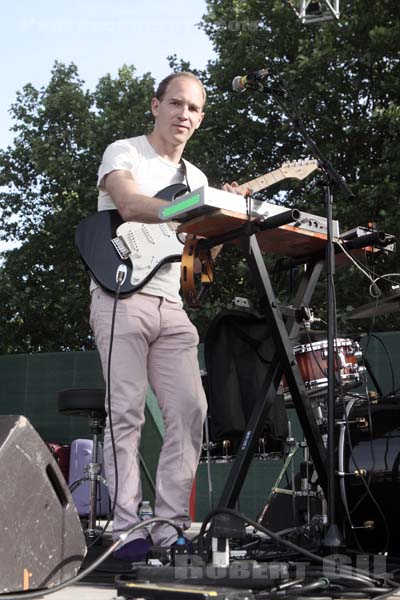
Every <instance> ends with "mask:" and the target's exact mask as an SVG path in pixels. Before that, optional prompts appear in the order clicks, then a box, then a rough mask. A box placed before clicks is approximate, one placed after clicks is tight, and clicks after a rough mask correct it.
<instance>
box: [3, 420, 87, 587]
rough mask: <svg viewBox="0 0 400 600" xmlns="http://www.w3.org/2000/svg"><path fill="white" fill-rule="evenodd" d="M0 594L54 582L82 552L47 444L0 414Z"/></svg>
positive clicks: (71, 570) (75, 566)
mask: <svg viewBox="0 0 400 600" xmlns="http://www.w3.org/2000/svg"><path fill="white" fill-rule="evenodd" d="M0 482H1V484H0V507H1V508H0V593H7V592H14V591H22V590H28V589H29V590H32V589H40V588H47V587H54V586H56V585H58V584H60V583H64V582H65V581H66V580H67V579H69V578H70V577H73V576H74V575H76V573H77V572H78V570H79V568H80V566H81V564H82V561H83V559H84V557H85V554H86V543H85V539H84V535H83V532H82V527H81V524H80V520H79V516H78V513H77V511H76V508H75V505H74V503H73V500H72V497H71V494H70V492H69V490H68V486H67V484H66V481H65V479H64V477H63V475H62V473H61V471H60V469H59V467H58V465H57V463H56V461H55V459H54V458H53V456H52V454H51V452H50V450H49V449H48V447H47V445H46V444H45V443H44V441H43V440H42V438H41V437H40V435H39V434H38V433H37V432H36V431H35V429H34V428H33V427H32V425H31V424H30V422H29V421H28V419H26V418H25V417H23V416H13V415H7V416H0Z"/></svg>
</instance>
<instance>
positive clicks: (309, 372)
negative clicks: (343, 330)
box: [293, 338, 365, 390]
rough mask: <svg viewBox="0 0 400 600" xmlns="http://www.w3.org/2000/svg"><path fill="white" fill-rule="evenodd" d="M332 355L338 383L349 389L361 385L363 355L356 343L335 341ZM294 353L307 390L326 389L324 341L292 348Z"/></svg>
mask: <svg viewBox="0 0 400 600" xmlns="http://www.w3.org/2000/svg"><path fill="white" fill-rule="evenodd" d="M334 351H335V355H334V368H335V377H336V380H337V382H338V383H339V382H340V383H341V385H342V386H343V387H346V388H348V387H351V386H356V385H358V384H360V383H361V382H362V381H364V377H365V367H363V366H362V365H360V361H361V359H362V352H361V349H360V346H359V344H358V342H354V341H352V340H349V339H340V338H337V339H335V340H334ZM293 352H294V354H295V356H296V360H297V364H298V366H299V369H300V373H301V376H302V378H303V381H304V383H305V386H306V388H307V389H308V390H314V389H316V388H322V387H325V386H327V385H328V341H327V340H321V341H319V342H312V343H310V344H301V345H298V346H294V348H293Z"/></svg>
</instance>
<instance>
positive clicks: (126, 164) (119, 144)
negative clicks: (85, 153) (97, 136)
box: [97, 140, 135, 189]
mask: <svg viewBox="0 0 400 600" xmlns="http://www.w3.org/2000/svg"><path fill="white" fill-rule="evenodd" d="M133 150H134V149H133V148H132V146H131V145H130V144H129V143H128V141H127V140H118V141H116V142H113V143H112V144H110V145H109V146H107V148H106V149H105V151H104V154H103V158H102V161H101V164H100V167H99V171H98V174H97V187H98V188H100V189H104V188H103V186H102V183H103V179H104V177H105V176H106V175H108V173H111V171H117V170H121V171H130V172H131V173H133V172H134V168H135V152H134V151H133Z"/></svg>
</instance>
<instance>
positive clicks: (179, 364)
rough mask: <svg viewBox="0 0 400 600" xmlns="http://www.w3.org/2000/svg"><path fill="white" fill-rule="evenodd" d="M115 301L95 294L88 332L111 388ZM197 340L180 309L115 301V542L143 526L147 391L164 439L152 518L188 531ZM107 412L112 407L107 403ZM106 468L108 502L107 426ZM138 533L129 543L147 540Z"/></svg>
mask: <svg viewBox="0 0 400 600" xmlns="http://www.w3.org/2000/svg"><path fill="white" fill-rule="evenodd" d="M113 305H114V299H113V297H112V296H109V295H108V294H105V293H104V292H103V291H102V290H101V289H100V288H97V289H96V290H94V291H93V292H92V303H91V326H92V329H93V331H94V334H95V338H96V345H97V348H98V350H99V353H100V357H101V362H102V366H103V374H104V378H105V381H106V383H107V371H108V357H109V345H110V331H111V318H112V310H113ZM198 340H199V338H198V334H197V331H196V328H195V327H194V326H193V325H192V324H191V322H190V321H189V319H188V317H187V315H186V313H185V311H184V310H183V309H182V307H181V306H180V304H178V303H174V302H170V301H168V300H166V299H165V298H159V297H157V296H150V295H146V294H141V293H136V294H133V295H132V296H130V297H128V298H125V299H120V300H118V304H117V311H116V319H115V330H114V339H113V347H112V356H111V377H110V387H111V416H112V426H113V433H114V440H115V448H116V458H117V467H118V493H117V504H116V507H115V513H114V524H113V537H114V538H116V537H118V535H120V534H121V533H122V532H125V531H127V530H128V529H129V528H130V527H131V526H132V525H134V524H135V523H137V522H138V516H137V511H138V505H139V503H140V501H141V499H142V490H141V482H140V470H139V454H138V448H139V445H140V434H141V429H142V426H143V423H144V410H145V398H146V393H147V389H148V385H149V384H150V386H151V388H152V389H153V391H154V393H155V395H156V397H157V400H158V403H159V406H160V408H161V411H162V415H163V421H164V428H165V435H164V443H163V446H162V450H161V454H160V459H159V464H158V469H157V478H156V502H155V516H159V517H167V518H169V519H173V520H174V521H175V522H176V524H177V525H180V526H181V527H183V528H184V529H186V528H188V527H189V526H190V516H189V500H190V492H191V488H192V483H193V479H194V477H195V473H196V469H197V465H198V460H199V456H200V450H201V443H202V435H203V422H204V419H205V415H206V410H207V408H206V405H207V403H206V398H205V394H204V390H203V387H202V383H201V377H200V372H199V365H198V360H197V345H198ZM106 410H107V402H106ZM104 466H105V472H106V477H107V482H108V486H109V491H110V496H111V498H113V497H114V493H115V470H114V469H115V468H114V457H113V451H112V444H111V437H110V427H109V418H107V426H106V432H105V437H104ZM144 535H145V533H143V532H140V533H137V534H134V535H131V536H130V537H129V538H128V540H130V539H133V538H135V537H143V536H144ZM152 539H153V543H154V544H156V545H164V546H167V545H169V544H171V543H172V542H174V541H175V539H176V532H175V530H174V528H173V527H171V526H169V525H156V526H154V527H153V529H152Z"/></svg>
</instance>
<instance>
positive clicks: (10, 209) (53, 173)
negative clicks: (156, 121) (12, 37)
mask: <svg viewBox="0 0 400 600" xmlns="http://www.w3.org/2000/svg"><path fill="white" fill-rule="evenodd" d="M83 83H84V82H83V81H82V80H81V79H80V78H79V75H78V70H77V67H76V66H75V65H72V64H71V65H69V66H66V65H63V64H60V63H57V62H56V63H55V66H54V68H53V70H52V73H51V79H50V82H49V84H48V86H47V87H45V88H42V89H41V90H36V89H35V88H34V87H33V86H32V85H30V84H28V85H26V86H25V87H24V89H23V90H22V92H20V93H18V95H17V100H16V102H15V104H14V105H13V106H12V114H13V117H14V120H15V125H14V131H15V134H16V137H15V141H14V144H13V146H12V147H9V148H7V150H5V151H2V152H0V186H2V188H3V189H5V191H3V192H2V193H1V194H0V208H1V213H2V225H3V227H2V239H3V240H4V239H7V240H11V241H14V242H17V243H18V244H19V245H18V247H16V248H14V249H13V250H11V251H8V252H6V253H5V254H4V261H3V264H2V267H1V271H0V301H1V304H2V306H3V321H2V325H1V336H0V339H1V342H0V351H1V352H2V353H7V352H31V351H39V350H41V351H56V350H65V349H80V348H92V347H94V343H93V339H92V336H91V333H90V329H89V323H88V302H89V294H88V277H87V275H86V273H85V271H84V269H83V267H82V265H81V263H80V260H79V258H78V254H77V251H76V249H75V247H74V230H75V227H76V225H77V224H78V222H79V221H80V220H81V219H82V218H83V217H85V216H87V215H88V214H90V213H93V212H94V211H95V210H96V201H97V193H96V174H97V169H98V165H99V163H100V160H101V155H102V152H103V151H104V149H105V147H106V146H107V144H109V143H111V142H112V141H113V140H115V139H117V138H119V137H122V136H123V137H127V136H129V135H135V133H138V132H139V131H140V132H142V131H143V130H146V129H148V128H149V126H150V122H151V121H150V114H149V108H148V107H149V103H150V98H151V96H152V90H153V85H154V81H153V79H152V78H151V76H150V75H149V74H145V75H144V76H142V77H141V78H136V77H134V68H133V67H127V66H125V67H122V68H121V69H120V71H119V73H118V77H117V78H116V79H112V78H111V77H110V76H109V75H106V76H105V77H103V78H102V79H101V80H100V81H99V84H98V86H97V88H96V90H95V92H94V93H90V92H89V91H87V90H84V88H83Z"/></svg>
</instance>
